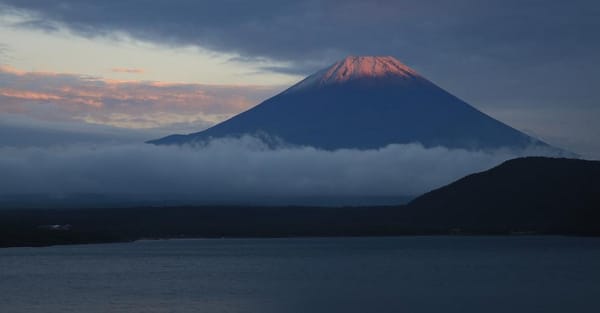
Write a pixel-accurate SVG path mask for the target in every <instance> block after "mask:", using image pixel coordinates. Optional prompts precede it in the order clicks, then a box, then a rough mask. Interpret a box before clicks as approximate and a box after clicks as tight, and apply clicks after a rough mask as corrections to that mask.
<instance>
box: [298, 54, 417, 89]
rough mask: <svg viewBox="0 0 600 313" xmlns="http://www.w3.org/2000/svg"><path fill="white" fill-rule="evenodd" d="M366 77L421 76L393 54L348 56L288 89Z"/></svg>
mask: <svg viewBox="0 0 600 313" xmlns="http://www.w3.org/2000/svg"><path fill="white" fill-rule="evenodd" d="M364 78H400V79H403V80H406V79H416V78H421V76H420V75H419V74H418V73H417V72H416V71H414V70H413V69H411V68H410V67H408V66H406V65H405V64H404V63H402V62H400V61H399V60H398V59H396V58H394V57H391V56H348V57H346V58H344V59H343V60H341V61H338V62H336V63H335V64H333V65H332V66H330V67H328V68H326V69H323V70H320V71H318V72H316V73H315V74H313V75H310V76H309V77H307V78H305V79H304V80H303V81H301V82H299V83H298V84H296V85H295V86H292V87H291V88H290V89H288V91H294V90H301V89H304V88H306V87H309V86H313V87H318V86H325V85H332V84H340V83H344V82H348V81H351V80H357V79H364Z"/></svg>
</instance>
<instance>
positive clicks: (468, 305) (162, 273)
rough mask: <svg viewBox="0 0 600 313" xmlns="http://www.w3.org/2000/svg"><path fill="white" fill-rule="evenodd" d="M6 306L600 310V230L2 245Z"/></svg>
mask: <svg viewBox="0 0 600 313" xmlns="http://www.w3.org/2000/svg"><path fill="white" fill-rule="evenodd" d="M0 312H2V313H4V312H6V313H19V312H44V313H51V312H91V313H95V312H103V313H104V312H207V313H212V312H231V313H235V312H257V313H270V312H315V313H319V312H334V313H335V312H344V313H346V312H367V313H370V312H373V313H377V312H382V313H385V312H561V313H564V312H590V313H592V312H593V313H597V312H600V239H595V238H566V237H401V238H335V239H327V238H311V239H213V240H167V241H140V242H135V243H126V244H106V245H83V246H58V247H47V248H10V249H0Z"/></svg>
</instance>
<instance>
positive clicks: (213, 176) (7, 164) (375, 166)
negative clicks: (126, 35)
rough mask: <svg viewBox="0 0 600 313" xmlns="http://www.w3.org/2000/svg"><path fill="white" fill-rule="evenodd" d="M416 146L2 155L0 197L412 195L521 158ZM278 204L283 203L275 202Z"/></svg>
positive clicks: (241, 141) (54, 150) (106, 148)
mask: <svg viewBox="0 0 600 313" xmlns="http://www.w3.org/2000/svg"><path fill="white" fill-rule="evenodd" d="M552 153H553V152H552V151H544V150H543V149H539V148H535V149H529V150H521V151H510V150H493V151H467V150H462V149H447V148H443V147H434V148H425V147H423V146H422V145H420V144H392V145H389V146H386V147H384V148H381V149H373V150H354V149H341V150H334V151H328V150H319V149H315V148H311V147H292V146H280V147H278V148H273V147H272V146H271V145H270V144H268V143H266V142H265V141H263V140H262V139H259V138H256V137H250V136H245V137H242V138H238V139H234V138H225V139H216V140H213V141H210V142H208V143H206V144H203V145H195V146H194V145H184V146H155V145H149V144H70V145H63V146H54V147H19V148H15V147H0V172H1V173H2V175H1V176H0V196H10V195H19V194H25V195H27V194H43V195H50V196H69V195H71V194H80V193H84V194H98V195H104V196H109V197H110V196H117V195H120V196H122V195H128V196H131V197H134V198H136V199H138V200H144V199H160V197H161V196H163V195H164V196H167V195H169V196H170V197H173V196H175V197H176V196H181V197H182V198H184V199H187V200H188V201H190V202H193V203H190V204H202V203H203V202H211V203H214V202H232V201H233V202H238V203H243V202H244V201H250V200H252V201H256V199H260V198H261V197H265V198H278V199H285V198H294V197H296V198H297V197H328V196H336V197H337V196H339V197H356V196H364V197H369V196H375V197H377V196H385V197H393V196H415V195H419V194H421V193H424V192H427V191H429V190H431V189H433V188H437V187H440V186H443V185H445V184H447V183H450V182H452V181H454V180H456V179H458V178H461V177H463V176H465V175H467V174H470V173H473V172H478V171H482V170H486V169H488V168H491V167H493V166H496V165H498V164H499V163H501V162H503V161H505V160H508V159H511V158H515V157H519V156H524V155H551V154H552ZM283 201H284V202H285V200H283Z"/></svg>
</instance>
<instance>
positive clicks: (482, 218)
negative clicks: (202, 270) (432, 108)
mask: <svg viewBox="0 0 600 313" xmlns="http://www.w3.org/2000/svg"><path fill="white" fill-rule="evenodd" d="M417 234H418V235H428V234H431V235H434V234H465V235H484V234H486V235H503V234H556V235H585V236H598V235H600V162H598V161H584V160H574V159H552V158H522V159H515V160H511V161H508V162H505V163H503V164H502V165H500V166H498V167H496V168H493V169H491V170H488V171H485V172H482V173H477V174H473V175H470V176H467V177H465V178H462V179H460V180H458V181H456V182H454V183H452V184H450V185H448V186H445V187H442V188H440V189H437V190H434V191H432V192H429V193H427V194H425V195H423V196H421V197H418V198H417V199H415V200H413V201H412V202H410V203H409V204H407V205H402V206H378V207H337V208H332V207H243V206H201V207H139V208H103V209H37V210H35V209H28V210H24V209H19V210H17V209H14V210H11V209H7V210H0V247H10V246H45V245H55V244H81V243H101V242H118V241H132V240H137V239H140V238H185V237H204V238H220V237H294V236H298V237H300V236H395V235H417Z"/></svg>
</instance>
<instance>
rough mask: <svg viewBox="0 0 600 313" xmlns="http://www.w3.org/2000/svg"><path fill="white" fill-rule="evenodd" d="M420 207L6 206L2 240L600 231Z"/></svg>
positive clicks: (47, 242)
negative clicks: (435, 213)
mask: <svg viewBox="0 0 600 313" xmlns="http://www.w3.org/2000/svg"><path fill="white" fill-rule="evenodd" d="M417 213H418V212H417ZM417 213H415V212H414V211H411V210H410V209H409V208H408V207H407V206H385V207H378V206H375V207H241V206H201V207H149V208H147V207H140V208H103V209H26V210H24V209H14V210H0V247H44V246H53V245H70V244H94V243H118V242H132V241H136V240H140V239H151V240H153V239H213V238H294V237H383V236H439V235H444V236H445V235H448V236H450V235H452V236H531V235H534V236H540V235H561V236H599V235H600V232H597V231H589V228H587V227H581V228H578V227H576V226H577V225H575V227H573V226H572V225H557V224H556V223H554V221H550V222H544V221H542V220H541V221H538V223H537V224H536V225H532V224H530V223H529V222H527V221H526V222H525V223H523V222H522V221H519V220H516V219H515V220H513V222H512V223H510V224H506V223H500V222H498V223H494V222H493V221H492V222H490V220H486V219H480V220H479V221H474V220H472V219H448V218H435V217H432V216H428V215H420V214H417Z"/></svg>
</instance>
